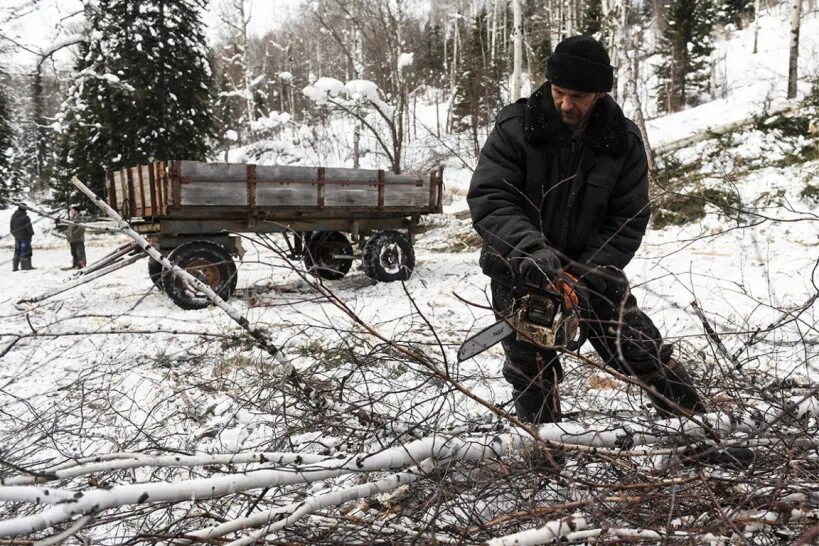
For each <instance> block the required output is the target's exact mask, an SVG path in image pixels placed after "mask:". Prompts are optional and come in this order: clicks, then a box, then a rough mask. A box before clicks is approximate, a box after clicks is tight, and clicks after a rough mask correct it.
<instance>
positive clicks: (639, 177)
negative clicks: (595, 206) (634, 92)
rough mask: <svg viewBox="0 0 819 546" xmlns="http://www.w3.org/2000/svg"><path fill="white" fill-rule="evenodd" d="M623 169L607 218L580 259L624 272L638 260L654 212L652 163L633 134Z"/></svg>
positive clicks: (616, 184)
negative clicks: (650, 184)
mask: <svg viewBox="0 0 819 546" xmlns="http://www.w3.org/2000/svg"><path fill="white" fill-rule="evenodd" d="M630 140H631V144H630V146H629V151H628V154H627V157H626V160H625V161H624V162H623V169H622V171H621V172H620V175H619V176H618V177H617V181H616V183H615V185H614V189H613V190H612V193H611V196H610V197H609V204H608V209H607V211H606V218H605V220H604V221H603V225H602V227H601V228H600V230H599V231H598V232H597V233H596V234H595V235H594V236H593V237H591V238H590V240H589V242H588V244H587V245H586V248H585V250H584V251H583V253H582V254H581V255H580V258H579V259H578V261H579V262H581V263H588V264H591V265H613V266H615V267H618V268H620V269H623V268H624V267H626V265H627V264H628V263H629V262H630V261H631V259H632V258H633V257H634V253H635V252H637V249H638V248H640V242H641V241H642V240H643V235H645V232H646V226H647V225H648V219H649V217H650V216H651V208H650V207H649V202H648V162H647V161H646V154H645V148H643V143H642V142H641V141H640V139H639V138H637V137H636V136H635V135H634V133H631V139H630Z"/></svg>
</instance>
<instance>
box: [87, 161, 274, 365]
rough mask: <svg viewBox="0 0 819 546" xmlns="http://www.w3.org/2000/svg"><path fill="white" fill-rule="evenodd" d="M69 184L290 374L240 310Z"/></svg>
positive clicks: (89, 193)
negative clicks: (244, 332)
mask: <svg viewBox="0 0 819 546" xmlns="http://www.w3.org/2000/svg"><path fill="white" fill-rule="evenodd" d="M71 183H72V184H74V186H76V187H77V189H79V190H80V191H81V192H83V193H84V194H85V195H86V196H87V197H88V198H89V199H91V201H92V202H93V203H94V204H95V205H97V206H98V207H99V208H100V209H102V210H103V212H105V214H107V215H108V216H110V217H111V219H113V220H114V221H115V222H116V223H117V228H118V230H119V231H120V232H121V233H123V234H125V235H127V236H128V237H130V238H131V239H133V240H134V241H136V243H137V244H138V245H139V247H140V248H141V249H142V250H143V251H144V252H145V253H146V254H147V255H148V256H150V257H151V258H153V259H154V260H156V261H157V262H159V263H161V264H162V267H163V268H165V269H167V270H168V271H170V272H171V273H172V274H173V275H175V276H177V277H179V278H181V279H182V280H184V281H185V282H186V283H188V284H189V285H191V286H193V287H194V288H196V289H197V290H199V291H201V292H203V293H204V294H205V295H206V296H207V297H208V299H210V301H212V302H213V303H214V305H216V306H217V307H219V309H221V310H222V311H224V312H225V313H227V315H228V316H229V317H230V318H232V319H233V320H234V321H235V322H236V323H237V324H238V325H239V326H241V327H242V328H244V329H245V330H246V331H247V333H249V334H250V336H251V337H252V338H253V339H254V340H255V341H256V344H257V345H258V346H259V347H260V348H261V349H263V350H264V351H266V352H267V353H268V354H270V355H271V356H273V357H274V358H276V360H277V361H278V362H279V364H281V365H282V366H284V367H285V368H286V369H287V370H288V371H289V369H290V365H289V364H288V363H287V362H286V361H285V360H284V357H283V356H282V354H281V352H280V350H279V348H278V347H276V345H274V344H273V343H271V342H270V340H269V339H268V338H267V336H266V335H265V333H264V332H262V331H261V330H258V329H257V328H255V327H254V326H253V325H252V324H250V322H248V320H247V318H245V317H244V316H242V315H241V314H240V313H239V311H237V310H236V308H234V307H233V306H232V305H230V304H229V303H227V302H226V301H225V300H223V299H222V298H221V297H219V294H217V293H216V292H214V291H213V290H212V289H211V287H210V286H208V285H207V284H205V283H203V282H202V281H200V280H199V279H197V278H196V277H194V276H193V275H191V274H190V273H188V272H187V271H185V270H184V269H182V268H181V267H179V266H177V265H174V264H173V263H171V262H170V261H169V260H168V258H166V257H165V256H163V255H162V254H161V253H160V252H159V251H158V250H156V249H155V248H154V247H153V246H152V245H151V243H149V242H148V241H147V240H146V239H145V237H143V236H142V235H140V234H139V233H137V232H136V231H134V229H133V228H132V227H131V226H130V224H128V222H126V221H125V220H124V219H123V218H122V216H120V215H119V214H117V212H116V211H115V210H114V209H112V208H111V207H110V206H109V205H108V203H106V202H105V201H103V200H102V199H100V198H99V196H97V194H95V193H94V192H93V191H91V190H90V189H89V188H88V186H86V185H85V184H83V183H82V182H81V181H80V180H79V178H77V177H76V176H75V177H73V178H72V179H71Z"/></svg>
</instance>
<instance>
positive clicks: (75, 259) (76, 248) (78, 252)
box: [65, 206, 85, 269]
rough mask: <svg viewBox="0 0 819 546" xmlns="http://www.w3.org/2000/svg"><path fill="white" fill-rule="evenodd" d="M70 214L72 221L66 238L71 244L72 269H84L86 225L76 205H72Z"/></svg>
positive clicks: (66, 232)
mask: <svg viewBox="0 0 819 546" xmlns="http://www.w3.org/2000/svg"><path fill="white" fill-rule="evenodd" d="M69 214H70V216H71V223H69V224H68V228H67V229H66V231H65V238H66V239H67V240H68V243H69V244H70V245H71V261H72V263H71V269H82V268H84V267H85V226H84V225H82V224H81V223H80V220H79V215H80V211H79V210H78V209H77V207H76V206H73V207H71V211H70V212H69Z"/></svg>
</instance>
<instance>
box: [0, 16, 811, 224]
mask: <svg viewBox="0 0 819 546" xmlns="http://www.w3.org/2000/svg"><path fill="white" fill-rule="evenodd" d="M37 3H38V2H37V1H36V0H28V1H26V2H23V3H22V4H21V5H20V6H19V8H18V9H17V10H16V11H15V9H10V10H8V11H7V12H6V13H5V15H4V16H3V17H4V18H5V19H6V23H7V24H9V23H10V22H12V21H13V20H14V18H15V17H18V16H22V15H21V14H22V13H23V10H22V8H23V7H26V8H27V9H30V8H31V7H32V5H34V6H36V4H37ZM757 4H758V2H757ZM253 8H254V7H253V1H252V0H217V1H215V2H213V3H212V4H209V3H207V2H205V1H204V0H151V1H143V2H137V1H134V0H94V1H88V2H86V3H84V10H83V12H82V13H80V14H78V15H77V16H76V17H74V18H72V19H71V20H70V22H67V23H66V27H67V29H68V31H69V32H68V38H61V39H60V40H59V42H58V43H55V44H52V45H51V46H50V47H47V48H44V50H43V51H42V52H40V55H39V57H38V60H37V62H36V64H35V65H34V66H27V67H21V66H13V67H12V66H9V67H6V68H5V74H4V77H3V80H4V85H3V87H2V90H0V149H2V150H5V153H3V154H0V173H2V174H0V180H2V184H3V185H2V192H1V193H0V198H2V199H3V200H4V201H6V200H8V199H11V198H13V197H14V196H19V195H20V193H21V192H43V191H45V190H47V189H50V190H52V192H51V193H50V197H51V199H52V202H53V203H55V204H57V205H59V206H60V207H61V208H65V207H67V205H68V203H69V202H71V201H80V200H81V198H80V197H79V196H77V195H76V194H75V195H71V194H70V191H69V186H68V182H67V181H68V180H69V179H70V177H71V176H73V175H77V176H79V177H80V178H81V179H83V180H87V181H88V182H89V184H90V186H91V187H92V188H94V189H96V190H97V191H100V192H103V191H104V185H103V178H104V173H105V172H106V171H108V170H111V169H118V168H122V167H124V166H129V165H135V164H140V163H145V162H148V161H152V160H165V159H176V158H186V159H199V160H205V159H209V160H225V159H226V158H227V157H228V155H229V153H228V152H229V150H231V149H235V148H238V147H240V148H242V150H243V153H244V155H243V156H242V158H243V159H245V160H247V161H258V162H274V163H293V162H298V161H301V160H303V159H304V157H305V151H304V150H305V149H310V150H312V151H314V152H315V153H314V154H312V159H314V160H316V161H327V162H329V163H334V164H337V165H339V166H351V167H357V166H360V165H362V164H364V165H368V166H372V165H373V164H378V165H379V166H382V167H383V168H389V169H391V170H393V171H396V172H398V171H400V170H402V169H406V168H411V169H419V168H427V167H430V166H432V165H435V164H436V163H439V162H441V161H442V157H441V156H442V155H447V154H448V153H450V152H451V153H452V154H455V155H457V156H458V157H459V158H460V159H461V161H462V163H464V164H465V165H467V166H468V165H471V164H474V160H475V158H476V156H477V154H478V152H479V149H480V145H481V144H482V141H483V138H484V137H485V135H486V133H487V131H488V128H489V126H490V124H491V121H492V120H493V118H494V115H495V114H496V112H497V111H498V109H499V108H500V107H502V105H503V104H505V103H507V102H509V101H511V100H512V99H513V98H516V96H517V95H518V94H519V91H516V89H515V85H516V84H515V81H516V75H517V74H520V78H521V79H522V80H523V82H522V84H523V85H522V88H523V91H524V94H526V92H528V91H530V90H533V89H534V88H535V87H536V86H537V85H539V84H541V83H542V81H543V72H544V66H545V61H546V59H547V58H548V55H549V54H550V53H551V51H552V47H553V46H554V45H555V44H556V43H558V42H559V41H560V40H561V39H563V38H565V37H567V36H570V35H573V34H577V33H584V34H590V35H593V36H595V37H596V38H598V39H600V40H601V41H602V42H603V43H604V44H606V46H607V48H608V49H609V54H610V56H611V58H612V64H613V65H615V66H616V67H618V71H617V82H616V85H615V90H614V91H613V95H614V96H615V98H616V99H618V100H620V102H623V103H629V104H628V105H627V106H626V108H627V111H628V112H629V113H631V114H632V115H634V116H635V117H636V118H641V117H642V115H643V114H645V115H648V116H656V115H661V114H663V113H668V112H675V111H679V110H681V109H684V108H686V107H688V106H693V105H696V104H699V103H702V102H704V101H708V100H711V99H714V98H716V97H718V96H720V95H721V94H722V93H724V92H725V89H724V88H725V82H724V81H720V74H719V70H718V69H717V64H718V59H716V58H715V57H714V56H713V55H712V52H713V41H714V40H715V39H716V38H717V37H718V36H720V35H725V34H726V33H730V32H732V31H733V30H735V29H740V28H744V27H747V26H748V25H751V24H753V21H754V14H755V13H756V11H757V10H758V9H759V6H758V5H757V6H755V5H754V3H753V2H751V1H750V0H655V1H648V2H639V3H630V2H612V1H611V0H548V1H541V0H538V1H534V0H514V1H510V0H483V1H476V0H471V1H465V0H448V1H441V2H422V1H406V0H372V1H363V0H350V1H348V0H322V1H317V2H305V3H304V4H302V5H301V6H300V7H298V9H296V10H295V11H294V12H293V13H294V15H291V16H290V18H289V19H288V20H286V21H271V23H270V27H271V28H270V30H268V31H266V32H262V33H259V32H251V30H250V28H251V25H250V24H251V21H252V18H253V17H254V9H253ZM810 9H812V8H811V6H808V7H807V10H808V11H810ZM205 10H215V11H216V13H217V14H218V20H219V22H218V29H219V30H218V32H217V38H216V39H215V40H211V41H210V42H209V41H208V40H207V38H206V35H205V32H204V28H203V13H204V11H205ZM516 46H517V48H519V49H518V51H519V58H520V61H519V62H518V63H517V64H516V63H515V61H514V58H515V49H516ZM3 47H4V48H6V49H7V51H8V50H13V49H14V48H15V47H16V46H15V44H14V43H9V42H8V41H6V43H4V44H3ZM65 48H68V49H69V50H70V51H71V52H72V57H73V58H74V61H73V63H65V62H58V61H55V60H54V59H55V54H57V53H58V52H60V51H61V50H64V49H65ZM518 85H519V84H518ZM629 99H631V100H629ZM429 105H435V108H434V109H433V110H434V116H432V117H430V116H426V117H422V116H419V114H418V112H419V110H420V109H422V108H423V107H425V106H429ZM339 119H344V120H346V122H347V123H346V124H344V125H343V126H342V127H341V129H338V128H336V129H335V132H333V131H331V130H329V128H330V127H331V126H332V124H333V122H334V121H337V120H339ZM419 120H420V125H421V127H420V128H419ZM339 130H340V131H342V132H344V133H352V135H351V136H349V138H347V137H348V135H345V136H344V142H342V143H341V144H338V145H337V146H336V148H338V147H340V148H342V149H341V150H339V149H335V150H334V153H330V152H328V149H329V148H332V147H333V145H334V144H335V143H336V141H337V140H338V139H339V134H338V132H339ZM419 139H420V140H424V142H429V141H430V139H431V140H433V141H438V142H439V143H443V144H444V146H443V148H441V147H440V146H439V147H438V151H433V148H435V147H434V146H426V147H422V149H421V150H420V151H415V152H414V153H413V154H412V157H411V158H408V157H407V155H408V153H407V149H408V148H411V147H412V145H413V142H414V141H416V140H419ZM441 149H443V152H442V151H441ZM424 150H427V152H425V151H424ZM307 155H308V156H310V154H307ZM368 156H369V160H368V159H367V158H368ZM362 162H363V163H362Z"/></svg>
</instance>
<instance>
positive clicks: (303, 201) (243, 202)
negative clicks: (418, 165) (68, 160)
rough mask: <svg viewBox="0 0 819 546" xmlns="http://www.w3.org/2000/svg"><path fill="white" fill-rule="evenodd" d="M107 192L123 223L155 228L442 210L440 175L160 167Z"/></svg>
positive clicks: (187, 164)
mask: <svg viewBox="0 0 819 546" xmlns="http://www.w3.org/2000/svg"><path fill="white" fill-rule="evenodd" d="M108 187H109V202H111V203H112V204H113V205H115V208H116V209H117V210H118V211H120V212H121V213H123V215H124V216H126V217H130V218H142V219H144V220H148V219H150V220H151V221H154V220H156V219H161V218H185V219H194V218H203V219H209V220H210V219H215V218H216V219H218V218H220V217H225V215H228V216H230V217H231V218H236V217H237V215H241V216H246V217H247V218H253V217H254V216H256V217H264V218H267V219H275V218H277V215H282V216H278V217H282V218H293V215H294V214H296V215H298V216H299V217H311V218H319V219H320V218H322V217H324V216H328V215H329V216H330V217H333V218H338V217H339V215H343V214H344V213H345V212H346V211H349V212H350V213H352V212H355V213H356V214H358V215H359V216H360V215H361V214H365V213H366V211H373V213H374V214H378V215H379V216H382V215H384V214H393V215H399V216H410V215H414V214H425V213H430V212H437V211H439V210H440V208H441V202H440V201H441V191H440V190H441V177H440V174H438V173H426V174H401V175H396V174H392V173H386V172H384V171H381V170H376V169H349V168H325V167H300V166H288V165H275V166H268V165H246V164H235V163H203V162H199V161H171V162H167V163H165V162H155V163H151V164H150V165H144V166H140V167H132V168H128V169H123V170H120V171H116V172H113V173H110V174H109V177H108ZM112 192H113V195H111V193H112ZM390 211H393V212H390Z"/></svg>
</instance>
